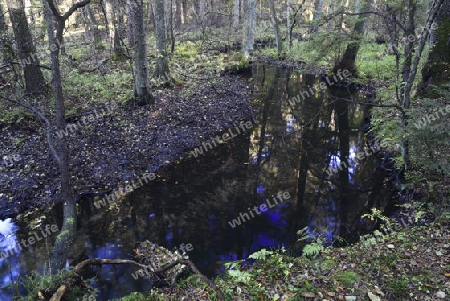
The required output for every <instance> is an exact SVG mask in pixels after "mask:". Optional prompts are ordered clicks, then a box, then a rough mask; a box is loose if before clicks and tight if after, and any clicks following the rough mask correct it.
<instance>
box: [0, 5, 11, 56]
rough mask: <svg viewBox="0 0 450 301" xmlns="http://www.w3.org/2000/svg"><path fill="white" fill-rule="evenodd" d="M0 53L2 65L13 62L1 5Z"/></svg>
mask: <svg viewBox="0 0 450 301" xmlns="http://www.w3.org/2000/svg"><path fill="white" fill-rule="evenodd" d="M0 53H1V58H2V61H1V62H2V63H5V62H11V61H12V60H13V55H12V54H13V49H12V45H11V43H10V41H9V39H8V25H7V24H6V21H5V10H4V8H3V4H2V3H0Z"/></svg>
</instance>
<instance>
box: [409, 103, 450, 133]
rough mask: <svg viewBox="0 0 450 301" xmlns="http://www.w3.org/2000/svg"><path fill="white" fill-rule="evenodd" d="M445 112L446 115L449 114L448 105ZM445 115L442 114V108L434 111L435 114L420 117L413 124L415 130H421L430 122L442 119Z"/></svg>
mask: <svg viewBox="0 0 450 301" xmlns="http://www.w3.org/2000/svg"><path fill="white" fill-rule="evenodd" d="M445 112H446V113H447V114H448V113H450V105H448V106H446V107H445ZM439 113H441V115H442V116H439ZM445 115H446V114H445V113H444V108H439V109H436V110H435V113H433V114H427V115H425V117H422V118H421V119H419V120H418V121H417V122H414V125H415V126H416V128H417V129H419V130H420V129H421V128H422V127H425V126H427V125H428V124H430V123H431V121H435V120H438V119H440V118H443V117H444V116H445Z"/></svg>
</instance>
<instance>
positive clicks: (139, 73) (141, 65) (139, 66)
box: [131, 0, 154, 105]
mask: <svg viewBox="0 0 450 301" xmlns="http://www.w3.org/2000/svg"><path fill="white" fill-rule="evenodd" d="M132 4H133V5H132V6H131V16H132V22H133V29H134V37H135V45H134V77H135V79H134V81H135V82H134V92H135V96H136V99H137V102H138V104H139V105H146V104H152V103H154V98H153V95H152V94H151V92H150V84H149V81H148V62H147V46H146V43H145V30H144V3H143V0H132Z"/></svg>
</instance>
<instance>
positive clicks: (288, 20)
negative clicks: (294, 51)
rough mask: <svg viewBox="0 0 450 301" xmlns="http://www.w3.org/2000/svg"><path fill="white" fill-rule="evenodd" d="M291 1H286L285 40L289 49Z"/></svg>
mask: <svg viewBox="0 0 450 301" xmlns="http://www.w3.org/2000/svg"><path fill="white" fill-rule="evenodd" d="M291 33H292V32H291V1H290V0H286V39H287V42H288V48H289V47H291V45H292V42H291V38H292V37H291Z"/></svg>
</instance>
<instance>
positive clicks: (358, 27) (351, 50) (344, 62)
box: [333, 0, 373, 74]
mask: <svg viewBox="0 0 450 301" xmlns="http://www.w3.org/2000/svg"><path fill="white" fill-rule="evenodd" d="M372 3H373V0H366V3H365V4H364V7H363V11H364V12H367V11H370V10H371V8H372ZM358 11H359V10H358ZM367 22H368V19H367V16H366V15H365V14H361V15H359V16H358V20H357V21H356V24H355V28H354V29H353V34H354V35H355V36H356V40H355V41H352V42H350V43H349V44H348V45H347V48H346V50H345V52H344V55H343V56H342V58H341V60H340V62H339V63H338V64H336V66H335V67H334V69H333V72H334V73H336V72H337V71H338V70H339V69H347V70H348V71H350V73H352V74H355V73H356V56H357V55H358V51H359V46H360V43H361V36H362V35H363V34H364V31H365V29H366V25H367Z"/></svg>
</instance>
